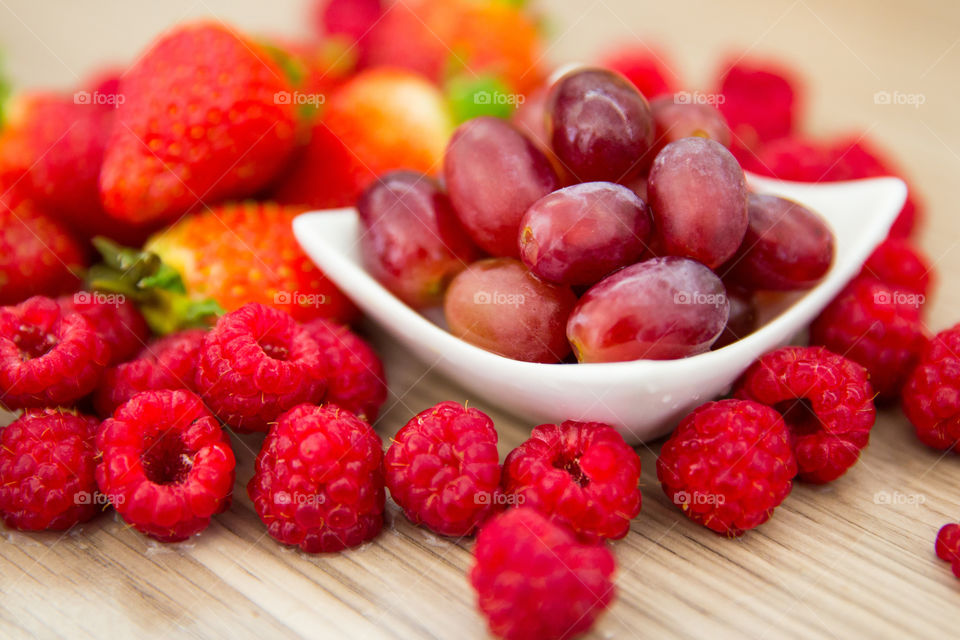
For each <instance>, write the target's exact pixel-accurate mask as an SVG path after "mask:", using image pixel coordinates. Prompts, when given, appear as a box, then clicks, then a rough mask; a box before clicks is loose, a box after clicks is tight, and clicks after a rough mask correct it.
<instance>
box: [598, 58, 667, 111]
mask: <svg viewBox="0 0 960 640" xmlns="http://www.w3.org/2000/svg"><path fill="white" fill-rule="evenodd" d="M600 66H601V67H606V68H607V69H612V70H613V71H617V72H618V73H621V74H623V75H624V76H625V77H626V78H627V80H629V81H630V82H632V83H633V85H634V86H635V87H636V88H637V90H639V91H640V93H642V94H643V96H644V97H645V98H646V99H647V100H653V99H654V98H656V97H657V96H662V95H668V94H671V93H673V92H674V91H675V89H674V86H675V85H676V84H677V77H676V76H675V75H674V73H673V72H672V71H670V69H669V68H668V67H667V65H666V64H665V63H664V61H663V54H662V53H660V52H659V51H653V50H651V49H650V47H648V46H647V45H645V44H644V45H641V46H634V45H631V46H624V47H621V48H620V49H617V50H615V51H613V52H611V53H610V54H608V55H607V56H606V57H604V58H603V59H602V60H601V61H600Z"/></svg>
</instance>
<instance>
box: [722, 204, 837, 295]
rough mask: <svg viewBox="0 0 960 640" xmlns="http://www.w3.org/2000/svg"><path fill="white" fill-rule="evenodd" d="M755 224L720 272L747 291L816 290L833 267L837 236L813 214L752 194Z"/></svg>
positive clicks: (748, 228) (751, 223) (752, 222)
mask: <svg viewBox="0 0 960 640" xmlns="http://www.w3.org/2000/svg"><path fill="white" fill-rule="evenodd" d="M747 202H748V211H749V216H750V224H749V226H748V227H747V233H746V235H745V236H744V238H743V244H742V245H741V247H740V249H739V250H738V251H737V253H736V255H734V257H733V259H731V260H730V262H729V263H727V265H724V266H723V267H721V268H720V269H719V271H720V273H721V274H722V275H723V277H724V278H725V279H728V280H729V281H731V282H733V283H736V284H738V285H740V286H742V287H744V288H747V289H751V290H757V289H767V290H772V291H793V290H796V289H808V288H810V287H812V286H813V285H814V284H816V282H817V281H818V280H820V278H822V277H823V275H824V274H825V273H826V272H827V270H828V269H829V268H830V264H831V263H832V262H833V233H832V232H831V231H830V228H829V227H828V226H827V224H826V223H825V222H824V221H823V220H822V219H821V218H820V216H818V215H817V214H816V213H814V212H813V211H810V210H809V209H807V208H806V207H803V206H801V205H799V204H797V203H796V202H793V201H791V200H786V199H784V198H779V197H777V196H771V195H759V194H754V193H751V194H750V197H749V198H748V200H747Z"/></svg>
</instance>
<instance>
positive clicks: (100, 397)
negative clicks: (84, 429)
mask: <svg viewBox="0 0 960 640" xmlns="http://www.w3.org/2000/svg"><path fill="white" fill-rule="evenodd" d="M206 334H207V332H206V331H205V330H203V329H188V330H186V331H181V332H180V333H174V334H171V335H169V336H166V337H163V338H160V339H159V340H155V341H154V342H152V343H151V344H149V345H148V346H147V347H146V348H145V349H144V350H143V351H141V352H140V355H139V356H137V358H136V359H135V360H131V361H130V362H124V363H122V364H118V365H117V366H115V367H111V368H109V369H107V371H106V373H104V374H103V382H101V383H100V386H99V387H98V388H97V391H96V394H95V395H94V397H93V405H94V407H96V409H97V414H98V415H99V416H100V417H102V418H109V417H110V416H111V415H113V412H114V411H115V410H116V408H117V407H119V406H120V405H122V404H123V403H125V402H126V401H127V400H129V399H130V398H132V397H133V396H135V395H137V394H138V393H142V392H144V391H159V390H161V389H190V390H191V391H193V390H194V384H193V381H194V375H195V372H196V368H197V360H198V359H199V357H200V345H201V344H203V338H204V336H205V335H206Z"/></svg>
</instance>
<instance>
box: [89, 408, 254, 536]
mask: <svg viewBox="0 0 960 640" xmlns="http://www.w3.org/2000/svg"><path fill="white" fill-rule="evenodd" d="M97 447H98V448H99V449H100V451H102V452H103V460H102V462H100V464H99V465H98V466H97V483H98V484H99V485H100V489H101V491H103V492H104V493H105V494H106V495H107V497H108V498H109V499H110V502H111V503H112V504H113V506H114V508H115V509H116V510H117V512H118V513H119V514H120V515H121V516H123V519H124V520H126V521H127V522H129V523H130V524H131V525H133V527H134V528H135V529H137V530H138V531H140V532H142V533H145V534H146V535H148V536H150V537H153V538H156V539H157V540H160V541H161V542H179V541H181V540H186V539H187V538H189V537H190V536H192V535H193V534H195V533H199V532H200V531H203V530H204V529H206V528H207V526H209V524H210V518H211V517H212V516H213V515H214V514H217V513H221V512H222V511H225V510H226V509H227V508H228V507H229V506H230V500H231V494H232V492H233V481H234V477H235V467H236V461H235V459H234V457H233V450H232V449H231V448H230V440H229V438H227V434H226V432H225V431H224V430H223V429H222V428H221V427H220V423H219V422H217V420H216V418H214V417H213V415H212V414H211V413H210V412H209V411H208V410H207V408H206V407H205V406H204V405H203V401H202V400H201V399H200V398H199V397H197V396H196V395H194V394H193V393H192V392H190V391H186V390H184V389H178V390H169V389H167V390H162V391H145V392H144V393H141V394H139V395H136V396H134V397H133V398H132V399H131V400H129V401H128V402H126V403H125V404H123V405H121V406H120V407H119V408H118V409H117V410H116V412H115V413H114V414H113V417H112V418H108V419H107V420H105V421H104V422H103V425H102V427H101V428H100V434H99V435H98V436H97Z"/></svg>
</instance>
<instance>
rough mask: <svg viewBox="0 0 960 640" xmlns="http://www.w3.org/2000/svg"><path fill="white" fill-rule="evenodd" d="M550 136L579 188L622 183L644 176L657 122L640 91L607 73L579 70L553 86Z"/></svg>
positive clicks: (548, 127) (550, 98)
mask: <svg viewBox="0 0 960 640" xmlns="http://www.w3.org/2000/svg"><path fill="white" fill-rule="evenodd" d="M547 134H548V135H549V137H550V144H551V146H552V147H553V151H554V153H556V154H557V157H558V158H559V159H560V161H561V162H562V163H563V165H564V166H565V167H566V168H567V170H569V171H570V173H571V174H572V175H573V176H574V177H575V178H576V179H577V180H579V181H580V182H588V181H591V180H609V181H610V182H623V181H625V180H627V179H629V178H630V177H631V176H633V175H634V174H636V173H638V172H640V170H641V169H642V168H643V167H642V166H641V162H640V161H641V159H642V157H643V155H644V154H645V153H646V152H647V150H648V149H649V148H650V145H651V144H652V143H653V116H652V115H651V114H650V105H649V104H647V100H646V98H644V97H643V96H642V95H641V94H640V92H639V91H637V88H636V87H635V86H633V84H631V83H630V81H628V80H627V79H626V78H624V77H623V76H621V75H620V74H618V73H614V72H613V71H609V70H607V69H590V68H587V69H577V70H575V71H571V72H570V73H568V74H567V75H565V76H563V77H562V78H560V79H559V80H557V82H556V83H555V84H554V85H553V88H552V89H551V91H550V96H549V98H548V103H547Z"/></svg>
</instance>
